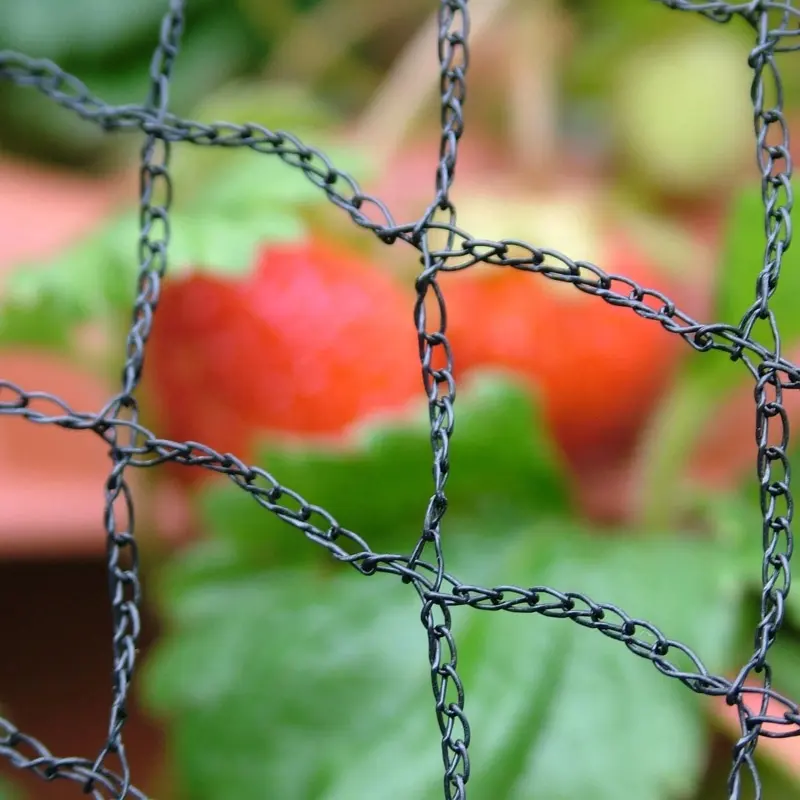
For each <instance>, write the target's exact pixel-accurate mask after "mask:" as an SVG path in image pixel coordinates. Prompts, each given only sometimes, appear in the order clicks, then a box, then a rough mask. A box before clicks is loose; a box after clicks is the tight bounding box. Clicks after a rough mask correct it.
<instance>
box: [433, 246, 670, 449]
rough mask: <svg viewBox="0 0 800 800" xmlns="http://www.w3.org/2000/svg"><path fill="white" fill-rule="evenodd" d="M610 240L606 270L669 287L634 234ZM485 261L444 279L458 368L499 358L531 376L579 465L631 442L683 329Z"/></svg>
mask: <svg viewBox="0 0 800 800" xmlns="http://www.w3.org/2000/svg"><path fill="white" fill-rule="evenodd" d="M610 244H611V246H609V247H607V248H606V249H607V256H608V258H607V262H606V263H604V265H603V266H604V268H605V269H606V270H607V271H609V272H614V273H617V274H623V275H627V276H628V277H630V278H632V279H633V280H635V281H637V282H639V283H640V285H642V286H644V287H646V288H658V289H663V287H664V283H665V281H664V276H663V275H659V274H656V273H654V272H653V271H651V269H649V268H648V266H647V261H646V259H644V258H642V257H641V256H639V255H638V254H636V253H635V252H634V251H633V249H632V248H631V245H630V244H629V243H627V242H622V241H621V240H619V239H618V240H616V241H614V240H612V242H611V243H610ZM479 269H481V268H476V269H474V270H471V271H468V272H466V273H455V274H451V275H448V276H447V277H446V278H445V279H444V280H443V287H444V291H445V299H446V302H447V308H448V335H449V338H450V341H451V344H452V346H453V352H454V360H455V369H456V373H457V375H460V374H463V373H464V372H465V371H468V370H470V369H472V368H475V367H494V368H500V369H505V370H509V371H511V372H513V373H515V374H517V375H520V376H522V377H523V378H524V379H527V380H528V381H529V382H530V384H531V385H532V386H533V387H535V389H536V390H537V391H538V394H539V397H540V402H541V404H542V408H543V413H544V416H545V419H546V422H547V424H548V426H549V429H550V431H551V433H552V434H553V436H554V438H555V440H556V441H557V443H558V444H559V445H560V447H561V449H562V450H563V452H564V454H565V455H566V456H567V458H568V459H569V460H570V461H571V462H573V463H574V464H581V463H582V464H587V462H597V461H598V460H600V459H602V460H605V461H607V460H608V459H609V458H611V459H613V458H614V455H620V454H622V453H623V452H625V451H627V450H629V449H630V446H631V445H632V444H633V442H634V441H635V437H636V433H637V430H638V429H639V428H640V426H641V425H642V424H644V422H645V420H646V419H647V417H648V414H649V413H650V412H651V410H652V409H653V406H654V404H655V402H656V401H657V399H658V396H659V394H660V393H661V392H663V391H664V389H665V388H666V387H667V386H668V384H669V381H670V379H671V377H672V368H673V367H674V365H675V363H676V359H677V358H678V357H679V355H680V353H681V343H680V342H679V341H678V340H677V338H676V337H675V336H670V335H669V334H668V333H667V332H666V331H664V330H663V329H662V328H661V326H660V325H659V324H658V323H656V322H653V321H650V320H644V319H641V318H639V317H638V316H637V315H636V314H634V313H633V312H632V311H630V310H629V309H625V308H618V307H615V306H612V305H609V304H608V303H606V302H604V301H603V300H601V299H600V298H598V297H594V296H591V295H587V294H584V293H582V292H580V291H578V290H577V289H575V288H574V287H572V286H568V285H564V284H560V283H555V282H554V281H550V280H548V279H547V278H545V277H544V276H542V275H532V274H524V273H520V272H518V271H516V270H510V269H503V270H500V269H497V268H494V269H481V271H478V270H479ZM622 291H624V289H623V290H622Z"/></svg>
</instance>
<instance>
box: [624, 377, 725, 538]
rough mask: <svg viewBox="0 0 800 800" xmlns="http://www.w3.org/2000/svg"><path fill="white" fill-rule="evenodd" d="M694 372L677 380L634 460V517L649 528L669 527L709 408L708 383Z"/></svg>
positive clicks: (646, 433) (678, 506) (677, 511)
mask: <svg viewBox="0 0 800 800" xmlns="http://www.w3.org/2000/svg"><path fill="white" fill-rule="evenodd" d="M696 375H697V373H691V372H690V373H688V374H684V375H683V376H681V377H679V378H678V379H677V380H676V381H675V383H674V385H673V388H672V390H671V391H670V392H669V394H668V395H667V396H666V397H665V398H664V400H663V402H662V404H661V406H660V407H659V410H658V412H657V413H656V416H655V418H654V419H653V420H652V421H651V423H650V425H648V427H647V429H646V432H645V435H644V438H643V440H642V442H641V445H640V447H639V452H638V453H637V455H636V457H635V459H634V463H635V469H634V474H635V475H637V476H638V477H637V483H638V489H637V491H636V493H635V495H634V496H635V497H636V505H637V507H636V508H635V509H634V517H635V519H636V521H637V522H638V523H639V524H640V525H642V527H644V528H647V529H651V530H658V529H660V530H666V529H669V526H670V524H671V523H672V522H673V521H674V519H675V516H676V515H677V514H679V513H680V511H681V504H680V496H681V495H680V488H681V487H680V483H681V479H682V473H683V469H684V468H685V466H686V465H687V463H688V461H689V458H690V456H691V455H692V447H693V444H694V442H695V440H696V439H697V437H698V435H699V434H700V432H701V431H702V429H703V427H704V425H705V423H706V422H707V420H708V419H709V417H710V412H711V410H712V408H713V405H712V404H711V403H710V399H712V398H711V393H710V392H709V390H708V386H707V385H705V382H703V381H702V380H699V379H697V378H696V377H695V376H696Z"/></svg>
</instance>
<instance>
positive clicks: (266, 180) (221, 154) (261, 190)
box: [175, 142, 374, 216]
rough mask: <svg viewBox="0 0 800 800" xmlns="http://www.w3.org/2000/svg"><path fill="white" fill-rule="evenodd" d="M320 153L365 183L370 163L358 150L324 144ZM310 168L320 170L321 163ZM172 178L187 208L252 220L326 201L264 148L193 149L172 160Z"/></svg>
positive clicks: (296, 169)
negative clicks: (173, 162)
mask: <svg viewBox="0 0 800 800" xmlns="http://www.w3.org/2000/svg"><path fill="white" fill-rule="evenodd" d="M314 144H316V143H314ZM320 149H321V150H322V152H324V153H325V155H326V156H327V157H328V158H329V159H330V161H331V162H332V163H333V164H334V166H336V167H337V168H338V169H341V170H344V171H346V172H349V173H350V174H352V175H354V176H355V177H356V178H357V179H358V180H359V181H361V182H364V181H365V180H369V178H370V176H371V174H372V172H373V169H374V168H373V165H372V164H371V162H370V161H369V159H367V158H366V157H364V156H362V155H361V154H359V153H358V152H357V151H355V150H353V149H352V148H348V147H341V146H340V147H335V146H334V147H331V146H326V145H325V143H324V142H323V143H322V144H320ZM315 164H316V165H317V166H319V167H321V164H322V162H318V161H315ZM175 174H176V179H175V182H176V185H179V186H180V187H181V193H182V194H181V196H182V197H184V198H191V199H190V200H189V202H188V204H187V208H191V209H197V210H199V211H202V212H203V213H222V214H225V215H236V216H238V215H241V214H246V215H249V216H253V215H263V214H264V212H265V209H275V208H279V209H286V207H287V206H289V207H298V206H309V205H314V204H328V203H329V201H328V199H327V196H326V195H325V192H324V190H322V189H320V188H319V187H317V186H316V185H314V184H313V183H312V182H311V181H310V180H309V179H308V178H307V177H306V176H305V175H304V174H303V172H302V170H300V169H298V168H297V167H292V166H290V165H288V164H286V163H284V162H283V161H282V160H281V159H280V157H278V156H277V155H275V154H274V153H273V152H270V151H269V150H267V151H265V152H251V151H250V150H248V149H244V148H243V149H241V150H236V151H233V150H228V149H217V150H215V149H214V148H196V149H194V150H189V151H188V152H186V154H185V155H184V157H183V159H182V160H176V165H175Z"/></svg>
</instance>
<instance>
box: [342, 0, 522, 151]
mask: <svg viewBox="0 0 800 800" xmlns="http://www.w3.org/2000/svg"><path fill="white" fill-rule="evenodd" d="M509 2H510V0H483V2H481V3H477V4H476V5H475V6H474V7H473V8H471V12H470V34H471V35H470V40H471V42H473V43H474V42H475V41H476V40H477V39H479V38H480V37H481V36H482V35H485V34H486V33H487V31H488V30H489V29H490V28H491V27H492V26H493V25H494V23H495V21H496V20H497V18H498V17H499V16H500V14H501V13H502V12H504V11H505V9H506V7H507V6H508V4H509ZM438 28H439V25H438V16H437V14H433V15H432V16H431V17H430V18H429V19H428V20H426V22H425V24H424V25H423V26H422V27H421V28H420V29H419V31H418V32H417V34H416V35H415V36H414V38H413V39H412V40H411V41H410V42H409V43H408V45H407V46H406V48H405V49H404V50H403V52H402V53H401V55H400V57H399V58H398V59H397V61H396V62H395V65H394V67H393V68H392V70H391V71H390V72H389V74H388V75H387V77H386V79H385V80H384V82H383V84H382V86H381V87H380V89H378V91H377V92H376V94H375V97H374V99H373V100H372V102H371V103H370V105H369V107H368V108H367V110H366V111H365V112H364V113H363V114H362V115H361V118H360V119H359V120H358V121H357V122H356V125H355V139H356V141H360V142H361V143H363V144H364V145H368V146H369V147H370V149H372V150H373V152H374V153H375V158H376V160H377V162H378V163H384V162H386V161H389V160H391V158H392V157H393V156H394V154H395V153H396V152H397V150H398V149H399V148H400V146H401V144H402V143H403V141H404V140H405V138H406V136H407V135H408V131H409V130H410V129H411V127H412V125H413V123H414V122H416V120H417V118H418V117H419V115H420V112H421V110H422V108H423V107H424V106H425V104H426V103H427V102H428V101H429V100H430V98H431V97H432V96H433V94H434V93H435V92H436V91H437V90H438V87H439V72H438V70H431V64H432V63H435V58H436V37H437V34H438ZM398 109H402V113H398Z"/></svg>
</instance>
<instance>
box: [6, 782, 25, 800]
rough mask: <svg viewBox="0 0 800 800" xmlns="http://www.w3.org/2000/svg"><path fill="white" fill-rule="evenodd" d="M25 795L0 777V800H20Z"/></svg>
mask: <svg viewBox="0 0 800 800" xmlns="http://www.w3.org/2000/svg"><path fill="white" fill-rule="evenodd" d="M25 796H26V795H25V794H23V793H22V792H20V790H19V789H18V788H17V787H16V786H12V785H11V784H10V783H9V782H8V781H6V780H4V779H0V800H22V798H23V797H25Z"/></svg>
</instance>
